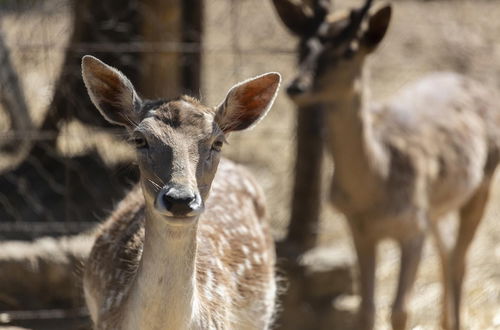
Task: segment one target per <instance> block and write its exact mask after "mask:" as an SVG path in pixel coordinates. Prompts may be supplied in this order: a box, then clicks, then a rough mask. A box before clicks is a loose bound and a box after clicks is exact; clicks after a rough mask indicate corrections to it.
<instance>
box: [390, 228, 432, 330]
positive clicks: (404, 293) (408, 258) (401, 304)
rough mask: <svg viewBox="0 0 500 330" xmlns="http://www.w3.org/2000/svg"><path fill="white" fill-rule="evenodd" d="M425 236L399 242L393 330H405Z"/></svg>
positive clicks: (420, 235)
mask: <svg viewBox="0 0 500 330" xmlns="http://www.w3.org/2000/svg"><path fill="white" fill-rule="evenodd" d="M424 239H425V234H424V233H423V232H422V233H419V234H417V235H416V236H415V237H412V238H411V239H409V240H404V241H401V242H400V247H401V263H400V269H399V282H398V290H397V293H396V298H395V299H394V304H393V307H392V315H391V323H392V328H393V329H394V330H403V329H405V328H406V321H407V318H408V311H407V302H408V300H409V299H410V296H411V292H412V289H413V284H414V283H415V278H416V274H417V270H418V265H419V264H420V259H421V256H422V247H423V245H424Z"/></svg>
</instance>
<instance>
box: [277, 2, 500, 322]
mask: <svg viewBox="0 0 500 330" xmlns="http://www.w3.org/2000/svg"><path fill="white" fill-rule="evenodd" d="M371 2H372V1H371V0H368V1H366V2H365V3H364V5H363V6H362V7H361V8H359V9H354V10H352V11H351V12H350V13H346V14H336V15H331V16H327V17H326V19H325V20H324V22H323V23H322V24H321V25H320V26H319V28H318V29H317V30H316V32H315V33H313V34H311V35H310V36H309V37H308V38H307V40H305V41H304V42H305V53H304V54H302V60H301V63H300V68H299V73H298V76H297V77H296V79H294V80H293V82H292V83H291V84H290V85H289V87H288V89H287V92H288V95H289V96H290V97H291V98H292V99H293V100H294V102H295V103H296V104H298V105H299V106H306V105H309V104H321V105H322V106H323V107H324V108H325V110H326V112H327V115H326V116H327V120H326V123H327V132H328V134H327V144H328V149H329V150H330V152H331V154H332V156H333V159H334V162H335V173H334V176H333V179H332V182H331V196H330V200H331V203H332V204H333V205H334V206H335V207H336V208H337V209H338V210H340V211H341V212H342V213H344V214H345V216H346V217H347V219H348V223H349V226H350V229H351V232H352V237H353V241H354V246H355V248H356V252H357V256H358V265H359V281H360V286H359V287H360V294H361V298H362V300H361V306H360V312H359V322H360V326H359V329H372V328H373V327H374V314H375V303H374V291H375V267H376V246H377V243H378V242H379V241H380V240H381V239H384V238H392V239H394V240H396V241H397V242H398V243H399V246H400V248H401V262H400V266H401V268H400V274H399V284H398V288H397V293H396V297H395V300H394V304H393V308H392V316H391V322H392V327H393V328H394V329H404V328H405V327H406V324H407V318H408V312H407V304H408V300H409V297H410V294H411V290H412V287H413V284H414V282H415V276H416V273H417V268H418V265H419V262H420V259H421V253H422V247H423V243H424V238H425V236H426V233H427V232H428V231H429V230H430V231H431V232H432V233H433V234H434V236H435V240H436V243H437V244H436V245H437V248H438V251H439V255H440V258H441V262H442V272H443V286H444V296H443V312H442V316H443V317H442V326H443V327H444V328H445V329H459V328H460V300H461V295H462V282H463V278H464V273H465V258H466V254H467V250H468V248H469V246H470V244H471V242H472V239H473V237H474V233H475V232H476V229H477V227H478V225H479V222H480V220H481V217H482V216H483V213H484V209H485V205H486V202H487V199H488V195H489V189H490V185H491V180H492V176H493V173H494V171H495V168H496V167H497V164H498V162H499V155H500V154H499V152H500V129H499V127H500V111H499V110H498V109H497V108H498V104H500V103H499V100H500V99H499V98H498V95H497V94H496V93H494V92H492V91H489V90H487V89H486V88H484V87H482V86H481V85H479V84H478V83H476V82H474V81H471V80H469V79H467V78H465V77H462V76H460V75H457V74H453V73H435V74H431V75H429V76H428V77H425V78H423V79H421V80H419V81H417V82H415V83H413V84H411V85H410V86H408V87H406V88H405V89H403V90H401V91H400V92H398V94H397V95H396V96H394V97H393V98H392V99H391V100H390V101H389V102H387V103H384V104H373V103H371V102H370V100H369V98H368V91H367V87H366V86H365V85H364V62H365V59H366V57H367V56H368V55H369V54H370V53H372V52H373V51H374V50H375V49H376V48H377V46H378V44H379V43H380V42H381V41H382V39H383V38H384V35H385V33H386V31H387V28H388V26H389V21H390V18H391V7H390V6H389V5H384V6H381V7H379V8H378V9H376V10H374V11H371V12H370V10H369V9H370V6H371ZM290 6H292V4H291V5H290ZM289 12H290V13H293V12H295V14H296V15H300V14H301V11H300V10H295V11H289ZM301 19H302V21H304V18H297V19H296V21H297V22H300V21H301ZM452 211H458V212H459V215H460V217H459V228H458V234H457V238H456V241H455V244H454V246H453V247H452V248H448V247H447V246H446V242H445V240H444V239H443V236H442V233H440V231H439V228H438V225H437V221H438V220H439V219H440V218H442V217H443V216H445V215H446V214H448V213H450V212H452Z"/></svg>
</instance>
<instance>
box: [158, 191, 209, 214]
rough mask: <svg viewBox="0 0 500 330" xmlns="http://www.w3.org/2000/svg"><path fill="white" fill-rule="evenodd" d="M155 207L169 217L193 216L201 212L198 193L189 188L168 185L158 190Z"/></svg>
mask: <svg viewBox="0 0 500 330" xmlns="http://www.w3.org/2000/svg"><path fill="white" fill-rule="evenodd" d="M155 207H156V209H157V210H158V211H159V212H160V213H162V214H165V215H167V216H170V217H193V216H196V215H199V214H200V213H201V210H202V203H201V197H200V195H199V194H198V193H195V192H193V191H192V190H191V189H188V188H184V187H177V186H170V187H163V188H162V189H161V190H160V192H159V193H158V196H157V197H156V202H155Z"/></svg>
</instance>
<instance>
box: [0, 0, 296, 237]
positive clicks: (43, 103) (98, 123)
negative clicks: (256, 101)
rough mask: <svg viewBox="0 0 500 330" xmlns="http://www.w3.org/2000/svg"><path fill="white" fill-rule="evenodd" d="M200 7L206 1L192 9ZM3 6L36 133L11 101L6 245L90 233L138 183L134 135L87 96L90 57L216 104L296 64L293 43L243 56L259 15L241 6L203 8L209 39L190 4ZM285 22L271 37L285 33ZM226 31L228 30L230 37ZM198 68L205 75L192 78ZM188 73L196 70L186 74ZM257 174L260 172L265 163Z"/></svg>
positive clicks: (0, 198)
mask: <svg viewBox="0 0 500 330" xmlns="http://www.w3.org/2000/svg"><path fill="white" fill-rule="evenodd" d="M196 4H198V5H199V4H201V2H198V3H196V2H193V3H191V5H192V6H193V5H196ZM0 5H1V6H2V11H1V18H2V20H1V37H2V39H5V45H4V47H3V48H4V50H5V52H6V53H7V55H8V56H9V57H10V59H11V61H10V62H11V63H10V64H11V68H10V69H12V71H14V73H15V74H17V76H18V77H19V81H20V82H19V84H20V89H21V91H22V95H21V96H18V99H21V100H22V101H25V102H26V103H27V107H28V109H29V113H28V117H27V118H25V121H26V120H31V121H33V122H34V124H33V126H32V127H34V128H29V129H26V127H28V126H27V124H26V125H25V126H20V125H19V124H17V125H16V122H15V120H16V119H17V120H18V121H21V119H20V118H19V117H20V114H19V111H18V113H15V112H14V111H13V110H12V109H11V108H8V107H6V106H5V104H4V106H3V115H2V118H3V119H4V120H2V122H3V125H2V127H0V129H1V134H0V140H1V141H0V144H1V145H7V144H14V145H15V147H14V148H11V149H8V148H6V147H5V148H4V152H3V154H2V160H1V161H0V163H1V164H0V166H2V170H3V171H2V173H1V175H0V182H1V183H0V206H1V207H0V219H1V222H0V237H3V238H16V239H21V238H23V239H24V238H32V237H37V236H40V235H60V234H70V233H76V232H80V231H82V230H86V229H89V228H91V227H92V226H94V225H95V223H97V222H98V221H99V220H101V219H102V218H103V217H105V215H106V214H107V213H109V211H111V210H112V208H113V205H114V203H116V202H117V201H119V199H120V198H121V197H122V196H123V193H124V192H125V191H126V190H127V188H130V187H131V186H132V185H133V183H134V182H135V181H136V179H137V172H136V170H135V168H134V165H133V163H132V162H133V153H132V151H131V150H129V149H128V147H127V145H126V143H125V142H124V141H125V132H124V131H122V130H120V129H119V128H116V127H110V125H109V124H107V123H106V122H105V121H104V120H102V118H101V117H100V115H99V114H98V112H97V111H96V109H94V107H93V106H92V105H91V104H90V102H89V100H88V96H87V95H86V93H85V91H84V89H83V83H82V81H81V78H80V69H79V59H80V58H81V56H82V55H84V54H93V55H95V56H97V57H99V58H101V59H103V60H104V61H106V62H107V63H109V64H111V65H113V66H115V67H117V68H119V69H120V70H122V71H123V72H124V73H125V74H126V75H127V76H128V77H129V78H130V79H131V80H132V81H133V82H134V84H135V85H136V87H137V88H138V89H139V91H140V92H141V94H142V95H144V96H145V97H150V98H157V97H167V98H169V97H174V96H176V95H178V94H179V93H182V92H187V93H189V94H191V95H194V96H198V97H200V96H201V97H202V99H203V100H204V101H208V102H209V103H210V104H213V105H215V104H216V102H217V101H218V100H216V98H217V97H218V98H222V97H223V95H222V94H221V93H223V91H224V90H226V89H227V88H228V87H229V86H230V84H231V83H235V82H237V81H238V80H242V79H245V78H248V77H249V76H252V75H256V74H258V73H262V72H264V71H266V68H261V67H269V68H270V67H272V62H276V61H277V60H275V59H272V60H271V61H270V63H268V64H267V65H262V62H261V61H262V60H266V61H267V58H268V57H273V56H274V55H275V56H277V57H286V58H293V45H286V47H285V46H283V47H277V46H275V44H274V43H273V44H267V45H266V44H265V43H263V44H260V45H259V44H258V45H253V47H251V48H249V47H246V49H245V50H243V48H244V47H245V45H244V43H245V42H248V39H249V38H248V37H245V35H246V33H248V32H249V31H245V25H244V24H242V22H241V17H242V16H245V19H249V16H248V13H245V8H244V5H245V3H244V2H241V1H218V2H214V3H209V4H208V5H206V6H205V12H204V16H205V24H206V27H205V29H206V30H207V31H206V32H205V34H204V40H203V41H202V40H201V37H200V35H202V34H201V31H199V29H200V28H199V27H198V31H197V30H196V29H195V28H191V29H190V28H189V27H190V26H189V25H188V24H190V23H191V24H192V22H186V20H187V19H193V18H192V17H191V18H189V17H188V18H186V17H185V16H186V15H185V14H184V15H183V14H181V13H180V12H179V11H181V10H182V9H183V8H184V7H182V6H186V4H181V2H179V3H175V2H172V4H169V5H164V4H161V3H157V2H155V1H132V0H130V1H125V2H122V1H118V2H115V3H113V1H110V2H102V1H101V2H97V1H83V2H77V1H71V0H46V1H41V2H32V1H19V2H15V1H6V2H2V3H1V4H0ZM188 5H189V4H188ZM218 6H220V7H218ZM195 9H196V8H194V7H191V8H187V9H186V8H184V11H186V12H192V11H194V10H195ZM268 9H270V10H272V9H271V8H268ZM198 11H200V10H198ZM269 14H272V12H270V13H269ZM191 16H193V14H191ZM195 18H196V17H195ZM197 19H198V20H199V21H201V18H200V17H198V18H197ZM165 20H169V22H167V23H165ZM277 24H278V23H276V25H277ZM219 25H222V26H224V28H221V27H220V26H219ZM276 25H275V26H271V28H272V29H276ZM186 26H187V28H186ZM226 27H227V31H230V32H229V33H221V30H223V29H225V28H226ZM193 29H194V30H193ZM186 30H187V32H186ZM267 32H270V31H269V30H268V31H267ZM267 32H266V33H267ZM196 33H198V34H196ZM259 33H260V34H262V32H259ZM186 35H187V37H186ZM226 38H227V39H226ZM197 39H198V40H197ZM193 54H195V55H196V56H194V57H193ZM201 58H203V62H202V63H203V64H204V65H205V66H207V67H210V66H212V65H215V66H217V68H216V69H214V68H208V69H203V70H200V67H199V66H200V65H199V64H197V62H200V60H201ZM250 58H251V59H250ZM249 59H250V60H249ZM220 60H222V62H224V65H221V63H219V61H220ZM256 60H257V61H256ZM278 61H279V60H278ZM252 62H254V63H255V64H254V68H251V65H252ZM249 64H250V65H249ZM197 65H198V72H194V71H196V70H195V69H193V67H196V66H197ZM3 67H4V69H6V68H7V67H8V66H3ZM186 68H190V70H191V71H190V72H187V73H186V70H185V69H186ZM188 71H189V70H188ZM267 71H271V70H270V69H268V70H267ZM196 76H198V78H196ZM199 77H201V79H202V83H201V85H200V81H197V82H196V81H195V82H192V81H189V79H191V80H196V79H200V78H199ZM7 80H8V79H7ZM3 86H4V88H3V89H2V91H3V92H4V93H7V92H8V91H9V88H11V86H12V84H10V81H7V82H5V83H4V84H3ZM23 98H24V99H23ZM19 127H22V128H23V129H19ZM280 131H281V132H280V133H278V134H276V131H275V130H274V129H273V128H272V127H267V128H264V129H262V130H261V131H260V132H258V133H257V134H254V135H252V138H253V139H257V138H255V137H256V136H258V137H259V139H260V138H263V139H265V140H266V141H267V143H271V144H272V143H273V142H270V141H271V140H275V141H276V142H275V144H279V141H280V140H283V139H285V138H287V137H286V136H283V135H284V134H286V133H283V130H282V129H281V130H280ZM256 143H258V142H256ZM25 144H27V145H28V149H29V151H28V152H26V153H24V152H23V150H22V149H23V148H21V146H24V145H25ZM245 149H247V148H246V147H245V146H243V145H242V144H241V140H238V139H237V138H236V139H234V140H233V141H231V150H229V152H228V153H229V154H230V156H231V157H233V158H239V159H241V160H243V161H247V162H249V161H250V160H251V159H253V157H252V156H251V154H252V153H255V149H253V151H252V152H250V151H249V150H246V151H245ZM249 149H251V148H249ZM245 158H246V160H245ZM262 160H263V159H262V157H260V161H262ZM254 165H256V166H259V164H257V163H255V161H254ZM260 165H262V164H260ZM261 167H262V168H263V167H264V166H261Z"/></svg>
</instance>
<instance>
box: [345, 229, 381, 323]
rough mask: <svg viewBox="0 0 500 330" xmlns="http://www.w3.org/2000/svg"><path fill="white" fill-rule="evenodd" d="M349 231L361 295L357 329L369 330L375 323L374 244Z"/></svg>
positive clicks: (354, 230) (356, 232) (355, 231)
mask: <svg viewBox="0 0 500 330" xmlns="http://www.w3.org/2000/svg"><path fill="white" fill-rule="evenodd" d="M351 229H352V235H353V240H354V246H355V248H356V253H357V256H358V267H359V290H360V294H361V306H360V309H359V312H358V322H359V327H358V329H360V330H371V329H373V327H374V322H375V298H374V295H375V264H376V242H375V241H374V240H372V239H367V237H364V235H363V234H362V233H361V232H359V231H358V230H356V228H351Z"/></svg>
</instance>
